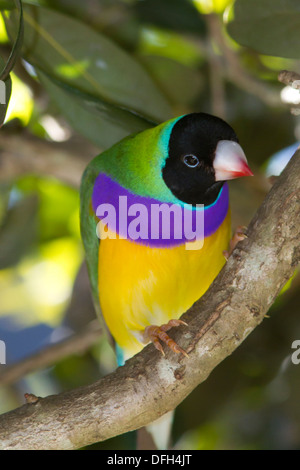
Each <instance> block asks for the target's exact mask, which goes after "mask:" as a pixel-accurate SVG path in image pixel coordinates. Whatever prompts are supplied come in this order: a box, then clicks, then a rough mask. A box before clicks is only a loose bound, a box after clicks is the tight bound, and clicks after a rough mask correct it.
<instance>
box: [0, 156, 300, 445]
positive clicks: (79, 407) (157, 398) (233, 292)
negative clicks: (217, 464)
mask: <svg viewBox="0 0 300 470" xmlns="http://www.w3.org/2000/svg"><path fill="white" fill-rule="evenodd" d="M299 175H300V151H297V152H296V154H295V155H294V157H293V158H292V159H291V161H290V163H289V164H288V166H287V168H286V169H285V170H284V172H283V173H282V175H281V176H280V177H279V178H278V180H277V181H276V183H275V184H274V186H273V187H272V189H271V190H270V192H269V194H268V195H267V197H266V199H265V201H264V203H263V204H262V206H261V207H260V209H259V210H258V212H257V213H256V215H255V217H254V218H253V220H252V222H251V224H250V226H249V228H248V232H247V233H248V238H247V239H246V240H244V241H243V242H240V243H239V244H238V246H237V247H236V249H235V250H234V252H233V254H232V256H231V257H230V259H229V261H228V262H227V264H226V266H225V267H224V268H223V270H222V271H221V273H220V274H219V276H218V277H217V278H216V280H215V281H214V282H213V284H212V285H211V287H210V288H209V290H208V291H207V292H206V294H205V295H204V296H203V297H202V298H201V299H200V300H199V301H197V302H196V303H195V304H194V305H193V306H192V308H190V309H189V311H188V312H187V313H186V314H185V315H184V316H183V318H184V320H185V321H186V322H187V323H188V325H189V326H188V327H183V328H182V329H181V328H180V329H177V331H176V330H175V331H174V332H173V331H172V332H171V335H172V336H173V337H174V338H175V340H176V341H178V343H179V344H180V346H182V347H183V348H184V349H185V350H186V351H187V352H188V353H189V358H185V357H183V356H177V355H175V354H174V353H172V352H171V351H167V352H166V356H165V357H162V356H161V355H160V353H159V352H158V351H156V350H155V349H154V347H153V346H152V345H149V346H147V347H146V348H145V349H144V350H143V351H142V352H140V353H139V354H138V355H136V356H135V357H133V358H132V359H130V360H129V361H128V362H126V364H125V366H123V367H120V368H118V369H117V370H116V371H115V372H114V373H112V374H110V375H108V376H106V377H104V378H103V379H101V380H99V381H98V382H96V383H94V384H92V385H89V386H86V387H81V388H79V389H75V390H71V391H69V392H65V393H61V394H59V395H55V396H49V397H47V398H40V399H38V400H37V401H36V402H35V403H31V404H26V405H23V406H22V407H20V408H18V409H16V410H14V411H11V412H9V413H6V414H4V415H2V416H0V449H77V448H80V447H83V446H85V445H88V444H91V443H93V442H97V441H102V440H105V439H108V438H110V437H113V436H115V435H118V434H121V433H124V432H127V431H131V430H134V429H137V428H139V427H141V426H144V425H146V424H148V423H150V422H151V421H153V420H155V419H156V418H158V417H159V416H161V415H162V414H164V413H165V412H167V411H169V410H171V409H173V408H175V407H176V406H177V405H178V404H179V403H180V402H181V401H182V400H183V399H184V398H185V397H186V396H187V395H188V394H189V393H190V392H191V391H192V390H193V389H194V388H195V387H196V386H197V385H198V384H199V383H201V382H203V381H204V380H205V379H206V378H207V377H208V375H209V374H210V373H211V371H212V370H213V369H214V368H215V367H216V366H217V365H218V364H219V363H220V362H221V361H222V360H223V359H225V358H226V357H227V356H228V355H229V354H231V353H232V352H233V351H234V350H235V349H236V348H237V347H238V346H239V345H240V344H241V343H242V341H244V339H245V338H246V337H247V336H248V334H249V333H251V331H252V330H253V329H254V328H255V327H256V326H257V325H258V324H259V323H261V321H262V320H263V318H264V316H265V314H266V312H267V311H268V309H269V308H270V306H271V305H272V303H273V302H274V300H275V298H276V296H277V295H278V293H279V292H280V290H281V289H282V287H283V286H284V284H285V283H286V281H287V280H288V279H289V278H290V277H291V275H292V274H293V272H294V270H295V269H296V267H297V265H298V263H299V261H300V246H299V245H300V243H299V240H300V197H299V196H300V179H299Z"/></svg>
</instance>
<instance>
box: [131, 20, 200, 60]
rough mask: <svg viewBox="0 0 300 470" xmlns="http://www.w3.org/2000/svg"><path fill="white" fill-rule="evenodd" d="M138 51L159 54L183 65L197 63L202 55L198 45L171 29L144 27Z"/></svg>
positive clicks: (144, 53)
mask: <svg viewBox="0 0 300 470" xmlns="http://www.w3.org/2000/svg"><path fill="white" fill-rule="evenodd" d="M139 52H140V53H141V54H143V55H146V54H151V55H161V56H163V57H168V58H170V59H173V60H176V61H177V62H181V63H183V64H185V65H191V66H194V65H199V64H200V63H201V62H202V60H203V57H202V55H201V51H200V50H199V47H198V46H197V45H196V44H195V43H193V42H192V41H190V40H189V39H187V38H185V37H183V36H182V35H180V34H177V33H175V32H173V31H165V30H163V29H160V28H153V27H152V28H151V27H145V28H143V29H142V31H141V37H140V44H139Z"/></svg>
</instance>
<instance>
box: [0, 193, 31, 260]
mask: <svg viewBox="0 0 300 470" xmlns="http://www.w3.org/2000/svg"><path fill="white" fill-rule="evenodd" d="M37 210H38V200H37V198H36V196H30V197H27V198H25V199H22V200H21V201H20V202H18V203H17V204H16V205H15V206H13V207H12V208H11V209H9V210H8V211H7V214H6V216H5V218H4V221H3V224H2V226H1V227H0V269H6V268H9V267H11V266H13V265H15V264H17V263H18V262H19V261H20V259H21V258H22V256H23V255H24V254H25V253H27V252H28V249H29V248H30V246H31V245H32V243H33V240H34V237H35V235H36V228H37V227H36V215H37Z"/></svg>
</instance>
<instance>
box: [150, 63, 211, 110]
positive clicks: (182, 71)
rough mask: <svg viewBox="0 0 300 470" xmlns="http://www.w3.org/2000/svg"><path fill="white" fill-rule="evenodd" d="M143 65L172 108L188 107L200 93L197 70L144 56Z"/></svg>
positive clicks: (200, 78) (201, 81)
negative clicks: (171, 104)
mask: <svg viewBox="0 0 300 470" xmlns="http://www.w3.org/2000/svg"><path fill="white" fill-rule="evenodd" d="M143 63H144V64H145V66H146V67H147V70H149V73H151V76H153V78H154V79H155V80H156V82H157V83H158V84H159V86H160V88H161V89H162V90H163V92H164V94H165V95H166V96H167V98H168V99H169V101H170V103H173V104H174V106H178V105H180V104H182V105H190V104H191V103H192V102H193V101H194V100H195V99H196V98H197V96H199V95H200V92H201V91H202V88H203V85H204V82H203V79H202V76H201V74H200V72H199V70H197V69H196V67H195V68H192V67H188V66H186V65H184V64H182V63H180V62H177V61H175V60H173V59H170V58H168V57H162V56H161V57H160V56H155V55H146V56H145V57H143Z"/></svg>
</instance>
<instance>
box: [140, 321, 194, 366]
mask: <svg viewBox="0 0 300 470" xmlns="http://www.w3.org/2000/svg"><path fill="white" fill-rule="evenodd" d="M180 325H185V326H187V323H185V322H184V321H182V320H170V321H169V322H168V323H166V324H164V325H161V326H157V325H149V326H146V328H145V330H144V334H143V339H144V341H145V342H147V343H148V342H149V341H151V342H152V343H153V344H154V346H155V347H156V349H158V351H160V352H161V354H162V355H163V356H164V355H165V353H164V350H163V347H162V345H161V343H160V341H162V342H163V343H165V344H166V345H167V346H168V347H169V348H170V349H171V350H172V351H173V352H175V353H176V354H179V353H181V354H183V355H184V356H186V357H189V356H188V354H187V352H186V351H185V350H184V349H182V348H181V347H180V346H178V344H177V343H176V342H175V341H174V340H173V339H172V338H170V336H169V335H167V333H166V332H167V331H168V330H170V328H172V327H173V326H180ZM159 340H160V341H159Z"/></svg>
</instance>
